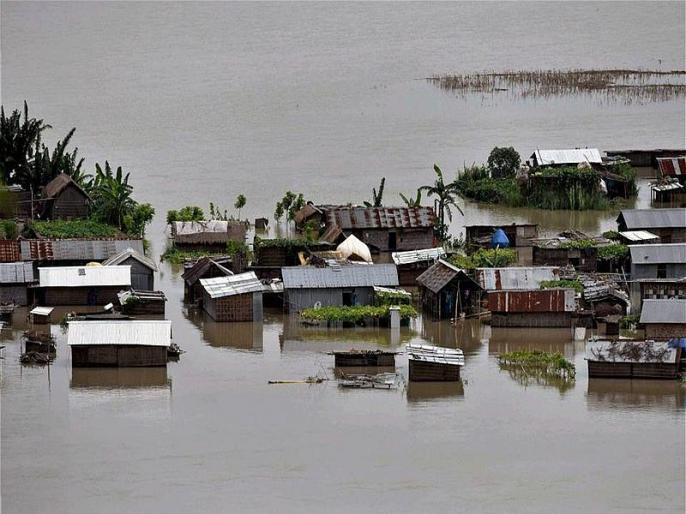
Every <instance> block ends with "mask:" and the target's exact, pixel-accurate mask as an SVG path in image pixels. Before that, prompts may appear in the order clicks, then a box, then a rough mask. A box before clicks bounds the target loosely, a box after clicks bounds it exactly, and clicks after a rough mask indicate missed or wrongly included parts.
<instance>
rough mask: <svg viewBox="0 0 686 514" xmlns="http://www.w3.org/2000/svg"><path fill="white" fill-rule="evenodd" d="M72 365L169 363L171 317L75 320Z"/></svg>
mask: <svg viewBox="0 0 686 514" xmlns="http://www.w3.org/2000/svg"><path fill="white" fill-rule="evenodd" d="M67 342H68V344H69V346H70V347H71V360H72V366H74V367H81V366H115V367H139V366H166V365H167V350H168V348H169V346H170V345H171V321H169V320H154V321H153V320H145V321H143V320H121V321H71V322H69V330H68V335H67Z"/></svg>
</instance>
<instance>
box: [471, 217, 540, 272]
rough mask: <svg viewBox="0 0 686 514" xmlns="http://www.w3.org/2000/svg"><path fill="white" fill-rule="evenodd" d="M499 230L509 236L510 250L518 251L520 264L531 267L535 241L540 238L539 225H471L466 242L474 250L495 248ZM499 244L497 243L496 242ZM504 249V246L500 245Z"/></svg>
mask: <svg viewBox="0 0 686 514" xmlns="http://www.w3.org/2000/svg"><path fill="white" fill-rule="evenodd" d="M497 230H502V232H503V233H504V234H505V236H507V240H508V244H507V246H508V247H509V248H514V249H515V250H517V261H518V262H519V264H521V265H524V266H529V265H531V264H532V262H533V242H532V241H533V240H534V239H536V238H538V225H535V224H530V223H512V224H511V225H469V226H466V227H465V242H466V243H467V245H468V246H471V247H473V248H495V247H496V244H494V234H495V232H496V231H497ZM495 242H497V241H495ZM500 246H501V247H503V246H504V245H500Z"/></svg>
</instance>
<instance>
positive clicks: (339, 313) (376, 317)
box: [300, 305, 417, 325]
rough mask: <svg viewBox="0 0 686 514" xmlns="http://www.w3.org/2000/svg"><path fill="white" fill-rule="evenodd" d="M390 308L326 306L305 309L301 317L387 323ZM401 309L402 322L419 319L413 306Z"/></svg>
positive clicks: (314, 319) (360, 322) (387, 306)
mask: <svg viewBox="0 0 686 514" xmlns="http://www.w3.org/2000/svg"><path fill="white" fill-rule="evenodd" d="M390 307H391V306H390V305H350V306H326V307H319V308H318V309H315V308H309V309H303V311H302V312H301V313H300V315H301V317H302V318H303V319H304V320H306V321H326V322H328V323H349V324H353V325H364V324H365V323H366V322H367V321H368V320H373V321H382V322H387V321H388V320H389V319H390ZM399 307H400V320H401V321H405V322H407V321H409V320H410V319H413V318H416V317H417V310H416V309H415V308H414V307H412V306H411V305H400V306H399Z"/></svg>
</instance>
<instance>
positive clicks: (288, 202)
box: [274, 191, 305, 230]
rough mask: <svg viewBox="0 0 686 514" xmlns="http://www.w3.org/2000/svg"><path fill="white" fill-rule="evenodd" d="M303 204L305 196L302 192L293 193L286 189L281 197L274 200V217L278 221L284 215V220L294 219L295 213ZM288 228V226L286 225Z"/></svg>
mask: <svg viewBox="0 0 686 514" xmlns="http://www.w3.org/2000/svg"><path fill="white" fill-rule="evenodd" d="M304 206H305V197H304V196H303V194H302V193H298V194H296V193H293V192H292V191H286V194H285V195H283V198H282V199H281V200H279V201H278V202H276V209H275V210H274V219H275V220H276V221H280V220H281V218H283V217H284V215H285V216H286V221H288V222H290V221H293V220H294V219H295V213H297V212H298V211H299V210H300V209H302V208H303V207H304ZM287 230H288V227H287Z"/></svg>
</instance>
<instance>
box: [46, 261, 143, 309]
mask: <svg viewBox="0 0 686 514" xmlns="http://www.w3.org/2000/svg"><path fill="white" fill-rule="evenodd" d="M130 287H131V267H130V266H62V267H52V268H38V286H37V288H36V290H35V300H36V303H38V304H40V305H105V304H108V303H114V302H116V301H118V297H117V293H118V292H119V291H121V290H122V289H128V288H130Z"/></svg>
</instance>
